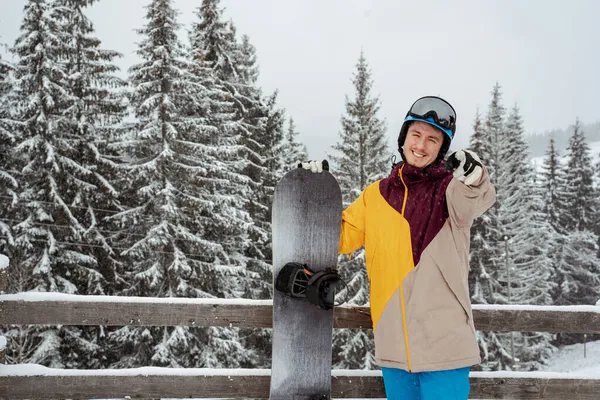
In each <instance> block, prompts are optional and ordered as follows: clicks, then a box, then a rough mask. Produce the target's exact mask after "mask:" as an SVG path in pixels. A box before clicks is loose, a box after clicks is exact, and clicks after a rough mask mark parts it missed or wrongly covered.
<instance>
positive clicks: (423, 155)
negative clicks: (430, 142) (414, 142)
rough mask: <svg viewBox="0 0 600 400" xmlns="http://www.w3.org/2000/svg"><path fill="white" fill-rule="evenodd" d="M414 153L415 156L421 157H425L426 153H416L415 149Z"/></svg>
mask: <svg viewBox="0 0 600 400" xmlns="http://www.w3.org/2000/svg"><path fill="white" fill-rule="evenodd" d="M413 154H414V156H415V157H419V158H421V157H425V154H419V153H415V152H414V151H413Z"/></svg>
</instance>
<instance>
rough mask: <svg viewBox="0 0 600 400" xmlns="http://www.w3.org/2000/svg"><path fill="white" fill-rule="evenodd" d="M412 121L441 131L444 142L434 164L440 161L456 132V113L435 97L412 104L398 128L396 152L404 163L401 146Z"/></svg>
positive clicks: (427, 97)
mask: <svg viewBox="0 0 600 400" xmlns="http://www.w3.org/2000/svg"><path fill="white" fill-rule="evenodd" d="M414 121H422V122H425V123H428V124H429V125H432V126H434V127H436V128H438V129H439V130H440V131H442V133H443V137H444V142H443V143H442V147H441V148H440V152H439V154H438V157H437V159H436V162H438V161H440V160H442V159H443V158H444V156H445V155H446V153H447V152H448V149H450V142H451V141H452V139H453V138H454V133H455V132H456V111H454V107H452V105H450V103H448V102H447V101H446V100H444V99H442V98H441V97H437V96H425V97H421V98H420V99H417V101H415V102H414V103H413V105H412V106H411V107H410V109H409V110H408V112H407V113H406V117H405V118H404V122H403V123H402V127H401V128H400V134H399V135H398V151H399V152H400V155H401V156H402V159H403V160H404V161H406V157H405V156H404V150H403V149H402V146H404V141H405V140H406V133H407V132H408V127H409V126H410V124H411V123H413V122H414Z"/></svg>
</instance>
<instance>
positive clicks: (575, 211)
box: [562, 119, 599, 232]
mask: <svg viewBox="0 0 600 400" xmlns="http://www.w3.org/2000/svg"><path fill="white" fill-rule="evenodd" d="M566 158H567V163H566V165H565V183H566V187H565V189H564V193H565V204H566V205H567V206H568V207H566V208H565V209H563V214H562V226H563V228H564V229H565V230H566V231H569V232H571V231H574V230H577V231H586V230H587V231H592V230H593V229H594V222H595V217H596V212H598V209H599V207H598V204H599V203H598V199H597V198H596V197H595V193H594V186H593V176H594V166H593V164H592V157H591V153H590V147H589V145H588V143H587V141H586V139H585V134H584V132H583V130H582V129H581V123H580V122H579V119H577V120H576V121H575V125H574V126H573V134H572V136H571V138H570V140H569V147H568V148H567V154H566Z"/></svg>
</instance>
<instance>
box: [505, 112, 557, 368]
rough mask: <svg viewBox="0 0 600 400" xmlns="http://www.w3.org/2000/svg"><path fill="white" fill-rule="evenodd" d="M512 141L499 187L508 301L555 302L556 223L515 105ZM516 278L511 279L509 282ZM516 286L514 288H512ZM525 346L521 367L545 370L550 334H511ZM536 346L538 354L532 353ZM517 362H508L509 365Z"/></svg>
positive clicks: (509, 125)
mask: <svg viewBox="0 0 600 400" xmlns="http://www.w3.org/2000/svg"><path fill="white" fill-rule="evenodd" d="M506 138H507V142H508V143H510V145H509V146H506V147H504V148H501V149H500V152H499V153H500V154H501V160H502V162H501V163H499V167H498V171H502V173H501V174H498V181H497V187H498V192H500V193H502V194H503V198H504V200H503V202H502V203H501V205H500V214H499V215H500V217H501V218H500V221H499V224H500V226H501V227H502V228H501V229H502V232H504V233H505V235H507V236H508V237H509V238H510V241H509V244H510V246H508V247H506V246H505V249H504V250H505V251H506V250H507V249H508V251H509V254H505V260H507V265H505V267H506V268H504V272H505V274H509V273H510V274H511V275H512V276H511V277H508V276H507V275H505V276H501V277H500V282H501V283H503V284H504V285H506V287H507V294H509V293H510V296H507V298H506V302H507V303H510V304H534V305H550V304H552V296H551V292H552V290H553V284H552V280H551V278H552V275H553V271H552V261H551V259H550V257H549V256H548V253H549V250H550V249H551V248H552V247H553V246H552V242H553V239H554V236H553V235H552V229H551V227H550V225H549V224H548V223H547V222H546V221H545V218H544V217H543V215H542V214H541V207H540V206H541V201H540V198H539V195H540V194H541V193H540V192H539V191H538V188H537V187H536V184H535V177H534V171H533V169H532V167H531V165H530V163H529V151H528V148H527V143H526V141H525V131H524V128H523V121H522V118H521V116H520V113H519V109H518V107H517V106H516V105H515V106H514V107H513V108H512V109H511V111H510V113H509V115H508V117H507V120H506ZM509 278H510V279H509ZM509 284H510V287H508V285H509ZM511 337H512V338H513V339H514V340H516V341H517V342H518V343H520V344H523V345H522V346H517V347H516V349H515V357H517V358H518V359H519V368H520V369H529V370H533V369H539V366H540V365H543V364H545V363H546V361H547V360H548V359H549V357H550V356H551V354H552V352H553V350H554V348H553V346H552V345H551V344H550V342H551V340H552V339H553V337H552V335H551V334H549V333H514V332H513V333H511ZM531 348H535V349H536V352H535V353H533V352H531V350H530V349H531ZM510 361H511V360H507V362H508V363H511V362H510Z"/></svg>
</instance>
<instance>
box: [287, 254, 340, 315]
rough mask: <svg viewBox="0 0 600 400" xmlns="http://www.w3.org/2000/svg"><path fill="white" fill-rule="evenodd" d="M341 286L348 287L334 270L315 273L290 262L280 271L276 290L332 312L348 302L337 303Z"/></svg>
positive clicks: (303, 265)
mask: <svg viewBox="0 0 600 400" xmlns="http://www.w3.org/2000/svg"><path fill="white" fill-rule="evenodd" d="M340 284H342V285H343V286H345V287H347V285H346V282H344V281H343V280H342V278H340V275H339V274H338V272H337V271H336V270H335V269H333V268H328V269H326V270H324V271H319V272H314V271H313V270H311V269H310V268H308V266H307V265H306V264H300V263H296V262H289V263H287V264H285V265H284V266H283V268H282V269H281V271H279V274H278V275H277V279H276V280H275V289H277V290H279V291H280V292H283V293H284V294H285V295H287V296H289V297H292V298H296V299H307V300H308V301H309V302H310V303H312V304H315V305H317V306H319V307H320V308H322V309H323V310H330V309H331V308H333V307H335V306H339V305H341V304H343V303H345V302H346V300H347V299H346V300H344V301H343V302H341V303H337V304H336V303H335V289H336V287H337V286H339V285H340Z"/></svg>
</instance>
